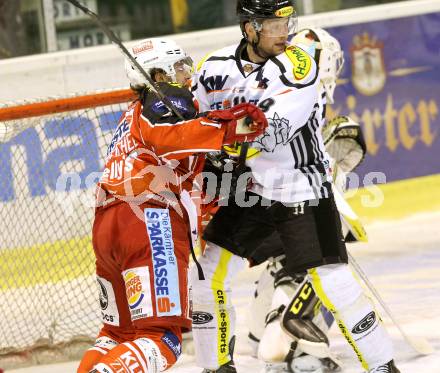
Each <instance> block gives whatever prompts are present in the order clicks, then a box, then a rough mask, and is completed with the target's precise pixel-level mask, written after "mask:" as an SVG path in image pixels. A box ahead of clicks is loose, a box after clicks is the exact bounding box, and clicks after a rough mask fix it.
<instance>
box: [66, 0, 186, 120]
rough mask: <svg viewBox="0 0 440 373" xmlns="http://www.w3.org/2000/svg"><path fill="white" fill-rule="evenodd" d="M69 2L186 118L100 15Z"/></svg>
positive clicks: (153, 88) (167, 102)
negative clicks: (93, 23) (92, 21)
mask: <svg viewBox="0 0 440 373" xmlns="http://www.w3.org/2000/svg"><path fill="white" fill-rule="evenodd" d="M67 1H68V2H69V3H71V4H72V5H74V6H75V7H77V8H78V9H81V10H82V11H83V12H84V13H86V14H87V15H88V16H90V17H91V18H92V19H93V20H94V21H95V22H96V23H97V24H98V26H99V27H100V28H101V29H102V31H104V33H105V34H106V35H107V37H108V38H109V39H110V40H111V41H112V42H113V43H114V44H116V45H117V46H118V47H119V49H120V50H121V52H122V53H123V54H124V55H125V56H126V57H127V58H128V59H129V60H130V62H131V64H132V65H133V66H135V68H136V70H138V72H139V73H141V74H142V76H143V77H144V78H145V79H147V81H148V83H150V85H151V87H152V91H153V92H154V93H155V94H156V96H157V98H158V99H160V100H161V101H162V102H163V103H164V104H165V105H166V106H167V107H168V109H169V110H171V111H172V112H173V113H174V114H175V115H177V117H178V118H179V119H180V120H182V121H183V120H185V119H184V118H183V116H182V114H181V113H180V112H179V110H177V108H176V107H175V106H174V105H173V103H172V102H171V100H170V99H169V98H168V97H167V96H165V95H164V94H163V93H162V91H161V90H160V89H159V87H158V86H157V84H156V83H155V82H154V81H153V79H151V77H150V76H149V75H148V74H147V73H146V72H145V70H144V69H143V68H142V66H141V65H140V64H139V62H137V61H136V59H135V58H134V57H133V56H132V55H131V53H130V52H129V51H128V49H127V48H126V47H125V46H124V44H122V42H121V40H120V39H119V38H118V37H117V36H116V34H115V33H114V32H113V31H112V30H111V29H110V28H109V27H108V26H107V25H106V24H105V23H104V22H102V20H101V19H100V18H99V16H98V15H97V14H96V13H94V12H92V11H91V10H90V9H89V8H87V7H86V6H84V5H83V4H81V3H80V2H78V1H76V0H67Z"/></svg>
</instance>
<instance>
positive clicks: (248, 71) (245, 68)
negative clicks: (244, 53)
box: [243, 63, 254, 74]
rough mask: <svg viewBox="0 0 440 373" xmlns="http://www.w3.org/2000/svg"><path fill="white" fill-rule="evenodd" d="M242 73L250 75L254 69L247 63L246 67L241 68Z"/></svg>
mask: <svg viewBox="0 0 440 373" xmlns="http://www.w3.org/2000/svg"><path fill="white" fill-rule="evenodd" d="M243 71H244V72H245V73H246V74H249V73H251V72H252V71H254V67H253V66H252V65H251V64H250V63H247V64H246V65H244V66H243Z"/></svg>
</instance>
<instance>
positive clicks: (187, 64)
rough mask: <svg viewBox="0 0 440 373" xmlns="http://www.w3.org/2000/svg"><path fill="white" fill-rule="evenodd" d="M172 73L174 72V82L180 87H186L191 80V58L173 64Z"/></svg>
mask: <svg viewBox="0 0 440 373" xmlns="http://www.w3.org/2000/svg"><path fill="white" fill-rule="evenodd" d="M174 71H175V72H176V81H177V83H179V84H180V85H182V86H186V85H187V84H188V82H189V81H190V80H191V75H192V72H193V62H192V59H191V58H185V59H183V60H180V61H178V62H176V63H175V64H174Z"/></svg>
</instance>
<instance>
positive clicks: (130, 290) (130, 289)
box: [124, 271, 145, 309]
mask: <svg viewBox="0 0 440 373" xmlns="http://www.w3.org/2000/svg"><path fill="white" fill-rule="evenodd" d="M124 281H125V291H126V293H127V300H128V306H129V307H130V308H131V309H133V308H136V307H138V306H139V304H141V302H142V300H143V299H144V297H145V294H144V293H143V291H142V282H141V279H140V277H139V276H138V275H136V273H134V272H131V271H128V272H127V273H126V274H125V276H124Z"/></svg>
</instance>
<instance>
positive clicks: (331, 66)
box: [292, 27, 344, 104]
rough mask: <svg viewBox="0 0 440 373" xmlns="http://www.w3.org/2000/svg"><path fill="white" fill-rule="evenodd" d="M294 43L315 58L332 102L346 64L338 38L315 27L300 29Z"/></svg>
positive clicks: (324, 86)
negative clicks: (337, 82)
mask: <svg viewBox="0 0 440 373" xmlns="http://www.w3.org/2000/svg"><path fill="white" fill-rule="evenodd" d="M292 44H295V45H298V46H300V47H302V48H304V49H305V50H306V51H307V52H308V53H309V54H310V55H311V56H313V57H314V58H315V61H316V63H317V64H318V67H319V70H320V77H321V83H322V86H323V88H324V90H325V92H326V94H327V101H328V102H329V103H330V104H332V103H333V102H334V100H333V94H334V92H335V88H336V80H337V79H338V77H339V74H340V73H341V71H342V67H343V66H344V52H343V51H342V49H341V45H340V44H339V42H338V40H336V38H334V37H333V36H331V35H330V34H329V33H328V32H327V31H325V30H324V29H322V28H317V27H314V28H307V29H303V30H300V31H298V32H297V33H296V34H295V36H294V37H293V39H292Z"/></svg>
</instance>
